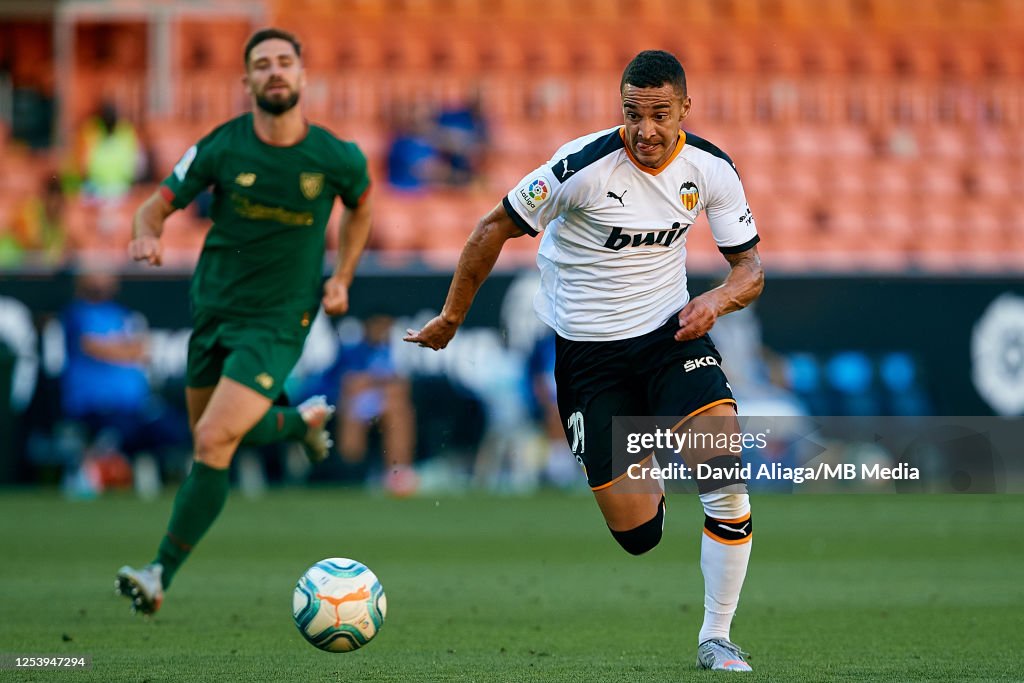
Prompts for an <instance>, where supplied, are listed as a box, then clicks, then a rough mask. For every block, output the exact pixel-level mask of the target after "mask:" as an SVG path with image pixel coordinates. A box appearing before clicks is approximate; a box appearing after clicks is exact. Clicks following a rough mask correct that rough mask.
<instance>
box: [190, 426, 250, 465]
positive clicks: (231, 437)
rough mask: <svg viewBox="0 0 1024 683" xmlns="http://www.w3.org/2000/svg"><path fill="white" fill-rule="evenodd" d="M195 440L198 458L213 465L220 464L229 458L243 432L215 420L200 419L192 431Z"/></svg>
mask: <svg viewBox="0 0 1024 683" xmlns="http://www.w3.org/2000/svg"><path fill="white" fill-rule="evenodd" d="M192 435H193V436H192V438H193V440H194V442H195V450H196V460H199V461H200V462H205V463H206V464H208V465H211V466H215V467H216V466H218V465H219V464H220V463H221V461H222V460H224V458H225V457H227V459H228V460H230V458H231V454H232V452H233V451H234V448H235V447H236V446H237V445H238V443H239V441H241V440H242V436H243V435H242V434H236V433H234V431H233V430H231V429H229V428H227V427H225V426H224V425H220V424H217V423H215V422H209V421H204V420H199V422H197V423H196V426H195V429H194V430H193V432H192Z"/></svg>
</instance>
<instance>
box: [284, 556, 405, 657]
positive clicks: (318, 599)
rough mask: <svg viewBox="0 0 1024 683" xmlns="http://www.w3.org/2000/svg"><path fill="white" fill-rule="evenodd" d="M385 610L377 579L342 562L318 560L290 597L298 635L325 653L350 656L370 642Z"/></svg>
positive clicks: (338, 559) (341, 559)
mask: <svg viewBox="0 0 1024 683" xmlns="http://www.w3.org/2000/svg"><path fill="white" fill-rule="evenodd" d="M387 609H388V601H387V598H385V597H384V589H383V588H382V587H381V585H380V581H378V580H377V576H376V575H375V574H374V573H373V572H372V571H370V570H369V569H368V568H367V567H366V565H364V564H361V563H359V562H356V561H355V560H349V559H346V558H344V557H331V558H328V559H326V560H320V561H319V562H317V563H316V564H314V565H313V566H312V567H310V568H309V569H308V570H306V573H305V574H303V575H302V578H300V579H299V582H298V583H297V584H296V585H295V593H294V595H293V597H292V617H294V619H295V625H296V626H297V627H298V629H299V633H301V634H302V635H303V637H304V638H305V639H306V640H308V641H309V642H310V643H311V644H312V645H314V646H316V647H318V648H320V649H321V650H326V651H328V652H351V651H352V650H358V649H359V648H361V647H362V646H363V645H366V644H367V643H368V642H370V641H371V640H373V637H374V636H375V635H377V632H378V631H380V628H381V626H383V625H384V615H385V614H386V613H387Z"/></svg>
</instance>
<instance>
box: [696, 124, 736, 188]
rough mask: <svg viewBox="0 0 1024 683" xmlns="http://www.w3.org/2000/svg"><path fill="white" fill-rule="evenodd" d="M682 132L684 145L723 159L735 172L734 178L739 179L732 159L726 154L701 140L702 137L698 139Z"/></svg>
mask: <svg viewBox="0 0 1024 683" xmlns="http://www.w3.org/2000/svg"><path fill="white" fill-rule="evenodd" d="M684 132H685V133H686V144H688V145H693V146H694V147H696V148H697V149H702V150H704V151H705V152H707V153H708V154H711V155H713V156H716V157H718V158H719V159H725V161H726V162H727V163H728V164H729V166H731V167H732V170H733V171H735V172H736V177H739V175H740V172H739V169H737V168H736V164H734V163H733V161H732V159H730V158H729V155H728V154H726V153H725V152H723V151H722V150H721V149H719V148H718V147H716V146H715V145H713V144H711V143H710V142H708V141H707V140H705V139H704V138H702V137H700V136H698V135H694V134H693V133H691V132H690V131H684Z"/></svg>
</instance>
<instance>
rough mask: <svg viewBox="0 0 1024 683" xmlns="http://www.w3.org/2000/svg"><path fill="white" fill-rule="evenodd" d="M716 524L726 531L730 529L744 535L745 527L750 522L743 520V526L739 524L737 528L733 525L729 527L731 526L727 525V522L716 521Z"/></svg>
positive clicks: (745, 532)
mask: <svg viewBox="0 0 1024 683" xmlns="http://www.w3.org/2000/svg"><path fill="white" fill-rule="evenodd" d="M718 526H719V527H720V528H722V529H725V530H726V531H731V532H733V533H734V534H739V535H740V536H746V535H747V527H749V526H750V522H744V524H743V526H741V527H740V528H739V529H736V528H733V527H731V526H729V525H727V524H722V523H721V522H719V523H718Z"/></svg>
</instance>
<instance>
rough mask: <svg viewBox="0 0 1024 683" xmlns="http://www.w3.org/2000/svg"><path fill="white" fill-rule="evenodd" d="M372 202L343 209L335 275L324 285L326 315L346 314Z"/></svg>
mask: <svg viewBox="0 0 1024 683" xmlns="http://www.w3.org/2000/svg"><path fill="white" fill-rule="evenodd" d="M372 215H373V202H372V201H371V198H370V196H369V195H367V196H366V197H364V198H363V200H362V201H361V202H360V203H359V205H358V206H356V207H355V208H352V209H350V208H348V207H345V210H344V211H343V212H342V214H341V225H340V227H339V229H338V263H337V265H336V266H335V268H334V273H333V274H332V275H331V277H329V278H328V279H327V282H325V283H324V298H323V305H324V311H325V312H326V313H327V314H328V315H342V314H343V313H345V312H346V311H348V288H349V286H350V285H351V284H352V278H353V277H354V276H355V274H356V266H357V265H359V257H360V256H362V255H363V249H364V248H365V247H366V241H367V240H368V239H369V238H370V222H371V220H370V219H371V217H372Z"/></svg>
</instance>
